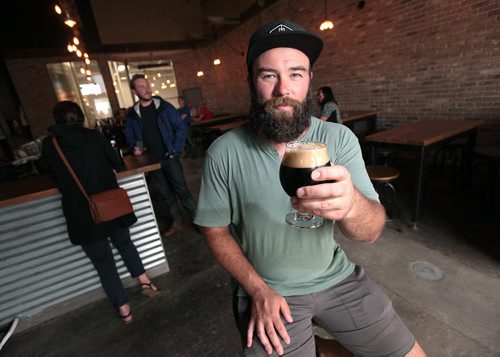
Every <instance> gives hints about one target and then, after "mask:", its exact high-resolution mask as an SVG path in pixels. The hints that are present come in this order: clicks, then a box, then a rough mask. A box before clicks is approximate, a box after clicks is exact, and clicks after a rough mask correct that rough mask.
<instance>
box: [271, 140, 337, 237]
mask: <svg viewBox="0 0 500 357" xmlns="http://www.w3.org/2000/svg"><path fill="white" fill-rule="evenodd" d="M330 165H331V164H330V158H329V156H328V150H327V148H326V144H323V143H318V142H314V141H292V142H290V143H288V144H286V149H285V155H284V156H283V160H282V161H281V167H280V182H281V186H283V189H284V190H285V192H286V193H287V194H288V195H289V196H290V197H292V196H295V194H296V192H297V189H298V188H300V187H304V186H312V185H317V184H320V183H325V181H321V182H317V181H313V180H312V179H311V172H313V171H314V170H315V169H316V168H318V167H322V166H330ZM285 220H286V222H287V223H288V224H290V225H292V226H294V227H299V228H317V227H320V226H321V225H322V224H323V218H322V217H319V216H315V215H313V214H311V213H304V212H299V211H293V212H291V213H289V214H287V215H286V218H285Z"/></svg>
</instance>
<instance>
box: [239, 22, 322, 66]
mask: <svg viewBox="0 0 500 357" xmlns="http://www.w3.org/2000/svg"><path fill="white" fill-rule="evenodd" d="M277 47H289V48H295V49H297V50H299V51H301V52H303V53H304V54H305V55H306V56H307V57H309V62H310V63H311V66H312V65H313V64H314V62H315V61H316V60H317V59H318V57H319V54H320V53H321V50H322V49H323V39H322V38H321V37H319V36H318V35H315V34H313V33H311V32H308V31H306V30H305V29H304V28H302V27H301V26H299V25H297V24H296V23H293V22H291V21H288V20H285V19H278V20H273V21H270V22H268V23H266V24H265V25H263V26H262V27H261V28H260V29H258V30H257V31H255V32H254V34H253V35H252V37H250V41H249V42H248V51H247V67H248V70H249V71H250V70H251V67H252V63H253V61H254V60H255V58H257V57H258V56H259V55H260V54H261V53H264V52H266V51H269V50H271V49H273V48H277Z"/></svg>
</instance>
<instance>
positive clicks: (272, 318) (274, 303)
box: [247, 287, 293, 356]
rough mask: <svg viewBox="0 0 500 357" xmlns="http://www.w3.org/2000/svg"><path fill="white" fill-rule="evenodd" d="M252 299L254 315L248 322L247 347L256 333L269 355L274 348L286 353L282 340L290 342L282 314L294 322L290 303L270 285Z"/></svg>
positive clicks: (290, 321) (277, 351)
mask: <svg viewBox="0 0 500 357" xmlns="http://www.w3.org/2000/svg"><path fill="white" fill-rule="evenodd" d="M251 301H252V312H251V313H252V315H251V317H250V323H249V324H248V331H247V347H251V346H252V342H253V336H254V333H256V334H257V336H258V337H259V340H260V342H261V343H262V345H263V346H264V349H265V350H266V353H267V354H268V355H271V354H272V353H273V349H274V350H275V351H276V353H278V355H280V356H281V355H282V354H283V353H284V351H283V346H282V345H281V341H282V340H283V341H285V343H286V344H289V343H290V336H288V332H287V330H286V328H285V325H284V324H283V321H282V319H281V315H283V318H284V319H285V320H286V321H287V322H288V323H292V322H293V319H292V314H291V312H290V308H289V306H288V303H287V302H286V300H285V298H284V297H283V296H281V295H279V294H278V293H276V292H275V291H274V290H272V289H271V288H268V287H266V288H265V289H263V290H259V291H257V292H256V293H255V294H253V296H252V297H251Z"/></svg>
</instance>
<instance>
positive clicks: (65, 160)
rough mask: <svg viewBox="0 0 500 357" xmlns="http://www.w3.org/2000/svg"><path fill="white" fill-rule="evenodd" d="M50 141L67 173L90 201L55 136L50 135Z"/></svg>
mask: <svg viewBox="0 0 500 357" xmlns="http://www.w3.org/2000/svg"><path fill="white" fill-rule="evenodd" d="M52 143H53V144H54V147H55V148H56V151H57V153H58V154H59V156H60V157H61V160H62V161H63V162H64V165H66V167H67V168H68V171H69V173H70V174H71V176H72V177H73V179H74V180H75V182H76V185H77V186H78V188H79V189H80V191H82V193H83V195H84V196H85V198H86V199H87V201H89V202H90V198H89V196H88V195H87V192H85V189H84V188H83V186H82V183H81V182H80V180H79V179H78V177H77V176H76V174H75V172H74V171H73V168H72V167H71V165H70V164H69V162H68V160H67V159H66V156H65V155H64V153H63V152H62V150H61V147H60V146H59V144H58V143H57V139H56V137H55V136H53V137H52Z"/></svg>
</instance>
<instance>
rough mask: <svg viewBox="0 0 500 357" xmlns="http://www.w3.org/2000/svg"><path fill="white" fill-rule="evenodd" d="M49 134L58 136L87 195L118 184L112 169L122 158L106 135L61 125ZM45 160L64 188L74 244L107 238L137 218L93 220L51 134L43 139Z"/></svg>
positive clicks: (65, 205)
mask: <svg viewBox="0 0 500 357" xmlns="http://www.w3.org/2000/svg"><path fill="white" fill-rule="evenodd" d="M49 133H51V134H52V135H55V136H56V138H57V142H58V144H59V146H60V147H61V150H62V151H63V153H64V155H65V156H66V159H67V160H68V161H69V163H70V165H71V167H72V168H73V171H75V173H76V175H77V177H78V178H79V180H80V182H81V183H82V185H83V187H84V188H85V190H86V191H87V194H89V195H91V194H94V193H98V192H101V191H104V190H106V189H110V188H116V187H118V183H117V182H116V177H115V174H114V172H113V168H114V169H118V168H119V167H120V158H119V156H118V154H117V153H116V151H114V150H113V148H112V147H111V145H110V144H109V142H108V141H107V140H106V138H105V137H104V136H103V135H101V134H100V133H98V132H96V131H93V130H89V129H85V128H82V127H78V126H66V125H58V124H55V125H52V126H51V127H49ZM42 162H43V164H44V165H45V166H47V167H48V168H49V170H50V172H51V173H52V175H53V176H54V178H55V180H56V182H57V186H58V188H59V191H61V194H62V208H63V212H64V216H65V217H66V223H67V226H68V234H69V239H70V240H71V243H73V244H76V245H81V244H87V243H91V242H94V241H97V240H102V239H106V238H107V237H109V236H110V234H111V232H113V230H115V229H117V228H120V227H129V226H131V225H132V224H134V223H135V222H136V221H137V218H136V217H135V215H134V214H133V213H131V214H129V215H126V216H123V217H120V218H117V219H115V220H113V221H110V222H104V223H99V224H96V223H94V221H93V220H92V217H91V215H90V210H89V205H88V202H87V200H86V199H85V197H84V196H83V194H82V193H81V191H80V189H79V188H78V186H77V185H76V183H75V181H74V180H73V177H72V176H71V174H70V173H69V171H68V169H67V168H66V166H65V165H64V163H63V161H62V160H61V158H60V157H59V154H58V153H57V151H56V149H55V147H54V145H53V143H52V136H48V137H47V138H45V140H44V141H43V149H42Z"/></svg>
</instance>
